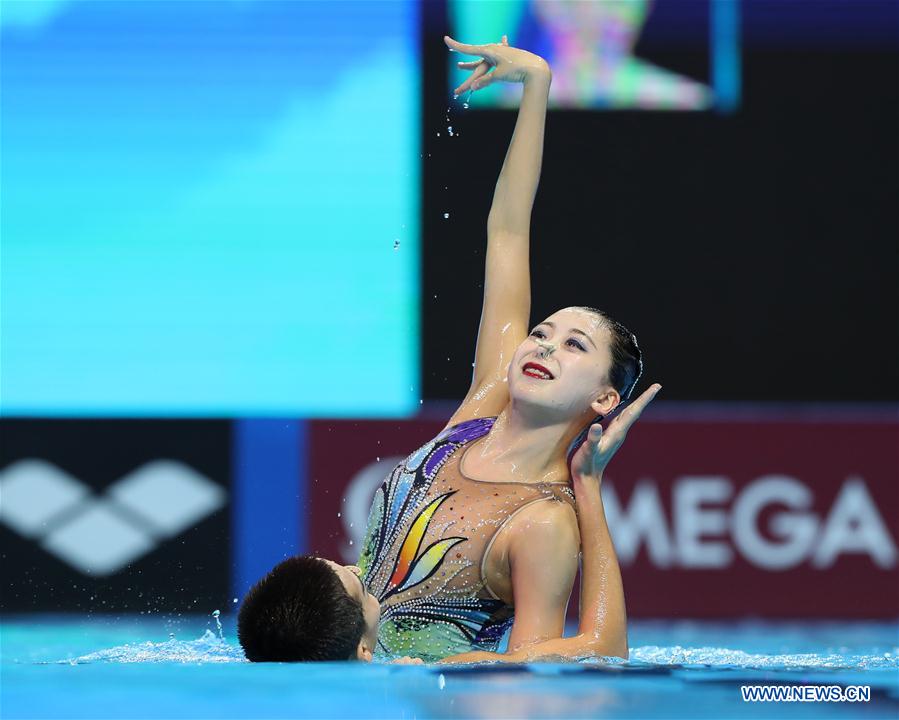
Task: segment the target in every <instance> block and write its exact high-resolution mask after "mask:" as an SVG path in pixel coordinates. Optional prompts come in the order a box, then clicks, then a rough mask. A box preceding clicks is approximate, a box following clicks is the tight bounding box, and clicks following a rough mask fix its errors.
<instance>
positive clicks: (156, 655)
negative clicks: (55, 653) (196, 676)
mask: <svg viewBox="0 0 899 720" xmlns="http://www.w3.org/2000/svg"><path fill="white" fill-rule="evenodd" d="M103 662H107V663H163V662H174V663H231V662H241V663H245V662H249V661H248V660H247V659H246V657H244V654H243V650H242V649H241V648H240V646H239V645H231V644H229V643H228V642H227V641H226V640H223V639H221V638H220V637H218V636H217V635H216V634H215V633H214V632H212V631H211V630H206V632H204V633H203V635H202V637H199V638H197V639H196V640H176V639H174V638H170V639H169V640H166V641H165V642H150V641H147V642H143V643H129V644H127V645H119V646H117V647H113V648H109V649H107V650H98V651H97V652H92V653H88V654H87V655H81V656H80V657H76V658H72V659H71V660H58V661H57V664H60V665H84V664H89V663H103Z"/></svg>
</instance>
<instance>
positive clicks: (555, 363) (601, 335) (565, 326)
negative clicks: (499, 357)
mask: <svg viewBox="0 0 899 720" xmlns="http://www.w3.org/2000/svg"><path fill="white" fill-rule="evenodd" d="M611 337H612V336H611V333H610V331H609V328H608V327H607V326H606V324H605V322H604V321H603V319H602V318H601V317H599V316H598V315H596V313H592V312H588V311H586V310H581V309H579V308H565V309H563V310H559V311H557V312H555V313H553V314H552V315H550V316H549V317H548V318H546V319H545V320H544V321H542V322H541V323H539V324H538V325H535V326H534V327H533V328H532V330H531V334H530V335H529V336H528V338H527V339H526V340H525V341H524V342H523V343H521V345H519V346H518V349H517V350H516V351H515V355H514V356H513V358H512V362H511V363H510V365H509V371H508V372H509V374H508V380H509V394H510V395H511V397H512V398H513V400H515V401H516V402H521V403H526V404H529V405H535V406H540V407H542V408H545V409H546V410H547V411H549V412H552V414H553V415H554V416H555V417H558V418H559V419H563V420H564V419H567V418H571V419H574V418H578V419H580V418H581V416H592V415H607V414H608V413H610V412H611V411H612V410H613V409H614V408H615V406H616V405H617V404H618V403H619V401H620V400H621V397H620V395H619V394H618V391H617V390H615V388H613V387H612V386H611V385H610V384H609V370H610V369H611V367H612V352H611V349H610V347H609V343H610V341H611ZM528 363H535V364H538V365H542V366H543V367H544V368H545V369H546V370H547V371H548V372H549V373H550V374H551V375H552V377H551V378H549V379H544V378H541V377H537V376H535V375H534V373H533V372H526V367H527V365H528ZM539 374H540V373H537V375H539ZM588 419H589V418H588Z"/></svg>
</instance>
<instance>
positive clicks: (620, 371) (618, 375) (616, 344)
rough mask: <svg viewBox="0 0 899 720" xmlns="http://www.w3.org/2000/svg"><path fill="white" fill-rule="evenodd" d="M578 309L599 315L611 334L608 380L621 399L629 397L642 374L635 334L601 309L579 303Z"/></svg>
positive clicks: (640, 356)
mask: <svg viewBox="0 0 899 720" xmlns="http://www.w3.org/2000/svg"><path fill="white" fill-rule="evenodd" d="M577 309H578V310H586V311H587V312H592V313H594V314H596V315H599V317H600V318H602V321H603V323H604V324H605V325H606V327H608V328H609V332H610V333H611V334H612V342H611V343H610V345H609V348H610V349H611V351H612V367H611V369H610V370H609V382H610V383H611V384H612V387H613V388H615V389H616V390H617V391H618V394H619V395H620V396H621V400H622V401H624V400H627V399H628V398H630V396H631V393H633V392H634V388H635V387H636V385H637V381H638V380H639V379H640V376H641V375H642V374H643V353H642V352H641V351H640V346H639V345H637V336H636V335H634V334H633V333H632V332H631V331H630V330H628V329H627V328H626V327H624V325H622V324H621V323H620V322H618V321H617V320H615V319H614V318H612V317H611V316H610V315H608V314H607V313H605V312H603V311H602V310H597V309H596V308H593V307H587V306H586V305H580V306H578V308H577Z"/></svg>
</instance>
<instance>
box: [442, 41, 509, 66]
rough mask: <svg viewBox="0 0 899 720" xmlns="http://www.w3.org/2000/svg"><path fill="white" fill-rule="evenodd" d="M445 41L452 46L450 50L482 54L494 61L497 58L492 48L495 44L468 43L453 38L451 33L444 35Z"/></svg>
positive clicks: (505, 43) (448, 45) (467, 53)
mask: <svg viewBox="0 0 899 720" xmlns="http://www.w3.org/2000/svg"><path fill="white" fill-rule="evenodd" d="M503 37H505V35H503ZM443 42H445V43H446V46H447V47H448V48H450V50H455V51H456V52H460V53H465V54H466V55H480V56H481V57H485V58H488V59H490V60H493V61H495V59H496V56H495V54H494V52H493V50H492V47H496V45H495V44H488V45H469V44H468V43H460V42H457V41H456V40H453V39H452V38H451V37H450V36H449V35H444V36H443ZM508 44H509V43H508V41H506V42H504V43H503V45H506V46H507V47H508ZM491 45H492V47H491Z"/></svg>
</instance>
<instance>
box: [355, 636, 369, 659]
mask: <svg viewBox="0 0 899 720" xmlns="http://www.w3.org/2000/svg"><path fill="white" fill-rule="evenodd" d="M356 659H357V660H361V661H362V662H371V659H372V654H371V648H370V647H368V643H366V642H365V639H364V638H363V639H362V640H360V641H359V646H358V647H357V648H356Z"/></svg>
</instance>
